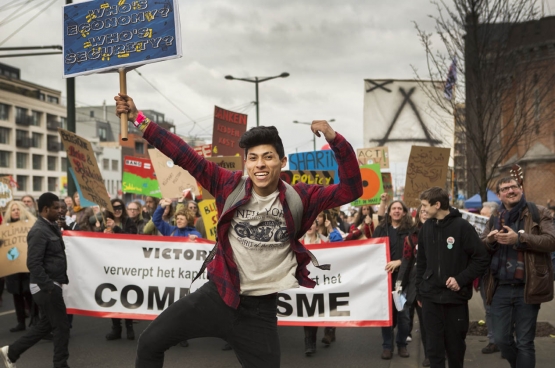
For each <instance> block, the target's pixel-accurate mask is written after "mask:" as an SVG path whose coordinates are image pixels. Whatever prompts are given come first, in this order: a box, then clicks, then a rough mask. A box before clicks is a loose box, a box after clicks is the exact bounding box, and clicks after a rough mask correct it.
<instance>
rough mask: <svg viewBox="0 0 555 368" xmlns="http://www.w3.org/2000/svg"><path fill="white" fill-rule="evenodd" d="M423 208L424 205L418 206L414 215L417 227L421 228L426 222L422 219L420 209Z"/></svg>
mask: <svg viewBox="0 0 555 368" xmlns="http://www.w3.org/2000/svg"><path fill="white" fill-rule="evenodd" d="M421 210H422V205H420V206H418V207H416V216H415V217H414V224H415V225H416V227H417V228H420V227H421V226H422V225H423V224H424V223H423V222H422V221H420V211H421Z"/></svg>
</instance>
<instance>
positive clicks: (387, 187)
mask: <svg viewBox="0 0 555 368" xmlns="http://www.w3.org/2000/svg"><path fill="white" fill-rule="evenodd" d="M382 184H383V191H384V192H385V193H387V195H388V196H389V198H393V196H394V193H393V179H392V178H391V173H384V172H383V173H382Z"/></svg>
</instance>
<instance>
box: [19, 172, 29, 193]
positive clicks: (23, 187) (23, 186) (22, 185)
mask: <svg viewBox="0 0 555 368" xmlns="http://www.w3.org/2000/svg"><path fill="white" fill-rule="evenodd" d="M16 181H17V185H19V190H20V191H22V192H26V191H27V186H28V185H27V183H28V182H29V177H28V176H27V175H18V176H17V180H16Z"/></svg>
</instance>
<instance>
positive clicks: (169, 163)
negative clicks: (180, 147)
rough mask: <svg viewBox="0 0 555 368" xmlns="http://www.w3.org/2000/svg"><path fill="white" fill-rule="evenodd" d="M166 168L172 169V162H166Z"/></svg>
mask: <svg viewBox="0 0 555 368" xmlns="http://www.w3.org/2000/svg"><path fill="white" fill-rule="evenodd" d="M166 166H167V167H169V168H170V169H171V168H172V167H173V160H168V161H167V162H166Z"/></svg>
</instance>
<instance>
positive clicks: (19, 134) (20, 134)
mask: <svg viewBox="0 0 555 368" xmlns="http://www.w3.org/2000/svg"><path fill="white" fill-rule="evenodd" d="M27 133H28V132H27V131H25V130H18V129H16V131H15V140H16V141H21V140H24V139H26V138H27V137H28V134H27Z"/></svg>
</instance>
